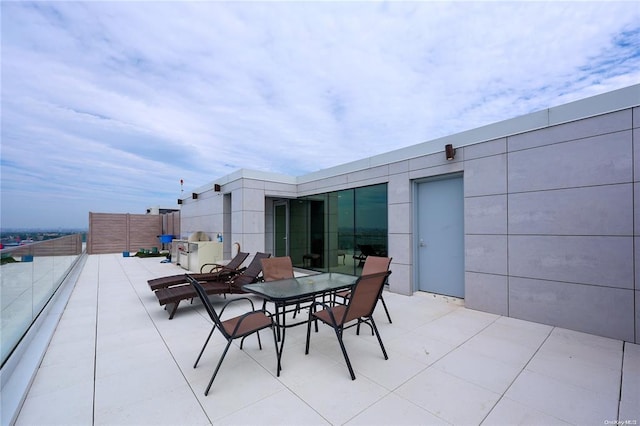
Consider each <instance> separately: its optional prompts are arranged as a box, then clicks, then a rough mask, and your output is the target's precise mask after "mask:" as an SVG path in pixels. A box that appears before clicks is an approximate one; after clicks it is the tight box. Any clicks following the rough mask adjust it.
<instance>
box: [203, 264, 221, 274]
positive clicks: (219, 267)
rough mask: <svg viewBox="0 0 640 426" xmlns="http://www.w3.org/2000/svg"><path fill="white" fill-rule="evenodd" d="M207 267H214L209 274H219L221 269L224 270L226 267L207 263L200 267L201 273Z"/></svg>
mask: <svg viewBox="0 0 640 426" xmlns="http://www.w3.org/2000/svg"><path fill="white" fill-rule="evenodd" d="M205 266H213V267H212V268H211V269H210V270H209V273H212V272H217V271H218V270H219V269H222V268H224V265H222V264H220V263H205V264H203V265H202V266H201V267H200V273H203V272H204V268H205Z"/></svg>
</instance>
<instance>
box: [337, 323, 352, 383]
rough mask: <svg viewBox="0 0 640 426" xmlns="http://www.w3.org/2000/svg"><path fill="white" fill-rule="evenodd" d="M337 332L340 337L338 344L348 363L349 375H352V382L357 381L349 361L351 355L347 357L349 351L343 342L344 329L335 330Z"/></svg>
mask: <svg viewBox="0 0 640 426" xmlns="http://www.w3.org/2000/svg"><path fill="white" fill-rule="evenodd" d="M334 330H335V332H336V336H337V337H338V343H340V349H342V355H343V356H344V360H345V361H346V362H347V368H348V369H349V374H351V380H355V379H356V375H355V374H354V373H353V367H351V361H349V355H347V349H346V348H345V347H344V342H343V341H342V329H337V328H336V329H334Z"/></svg>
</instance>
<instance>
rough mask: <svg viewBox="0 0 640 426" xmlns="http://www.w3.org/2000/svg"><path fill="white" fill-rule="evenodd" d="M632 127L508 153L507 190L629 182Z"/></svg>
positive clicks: (517, 190) (631, 170)
mask: <svg viewBox="0 0 640 426" xmlns="http://www.w3.org/2000/svg"><path fill="white" fill-rule="evenodd" d="M632 172H633V169H632V161H631V131H624V132H618V133H613V134H608V135H604V136H596V137H592V138H586V139H581V140H578V141H574V142H567V143H561V144H557V145H551V146H543V147H540V148H535V149H530V150H524V151H516V152H510V153H509V192H524V191H539V190H545V189H559V188H570V187H576V186H589V185H606V184H613V183H625V182H631V178H632Z"/></svg>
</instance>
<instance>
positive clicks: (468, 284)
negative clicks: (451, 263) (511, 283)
mask: <svg viewBox="0 0 640 426" xmlns="http://www.w3.org/2000/svg"><path fill="white" fill-rule="evenodd" d="M508 294H509V292H508V288H507V276H505V275H493V274H479V273H476V272H466V273H465V287H464V304H465V306H466V307H467V308H471V309H477V310H479V311H484V312H491V313H492V314H498V315H508V314H509V311H508V306H509V297H508Z"/></svg>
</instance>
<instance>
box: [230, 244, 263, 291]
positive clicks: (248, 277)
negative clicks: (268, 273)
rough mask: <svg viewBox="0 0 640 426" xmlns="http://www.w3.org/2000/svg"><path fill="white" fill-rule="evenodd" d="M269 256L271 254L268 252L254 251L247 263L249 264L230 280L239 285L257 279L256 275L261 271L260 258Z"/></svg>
mask: <svg viewBox="0 0 640 426" xmlns="http://www.w3.org/2000/svg"><path fill="white" fill-rule="evenodd" d="M269 257H271V254H269V253H260V252H258V253H256V255H255V256H253V260H252V261H251V263H249V266H247V269H245V270H244V271H242V273H241V274H240V275H237V276H236V277H234V278H233V279H232V280H231V281H232V282H233V284H234V285H236V286H238V287H240V286H243V285H245V284H251V283H254V282H256V281H257V280H258V275H260V272H262V259H267V258H269Z"/></svg>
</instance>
